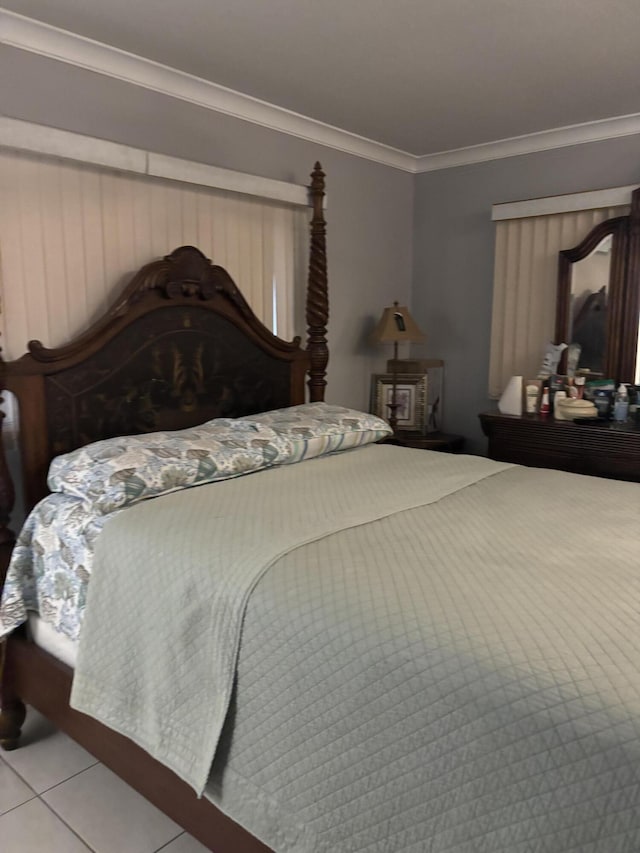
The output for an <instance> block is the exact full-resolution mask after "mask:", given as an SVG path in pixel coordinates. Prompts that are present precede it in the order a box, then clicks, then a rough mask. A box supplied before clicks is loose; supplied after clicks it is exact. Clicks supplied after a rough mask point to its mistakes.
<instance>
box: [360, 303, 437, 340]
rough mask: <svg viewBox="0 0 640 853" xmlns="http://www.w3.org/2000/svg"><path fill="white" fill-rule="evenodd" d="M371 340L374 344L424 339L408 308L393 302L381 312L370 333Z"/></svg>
mask: <svg viewBox="0 0 640 853" xmlns="http://www.w3.org/2000/svg"><path fill="white" fill-rule="evenodd" d="M371 341H372V342H373V343H375V344H393V343H403V342H407V343H419V342H420V341H424V335H423V334H422V332H421V331H420V329H419V328H418V324H417V323H416V321H415V320H414V319H413V317H412V316H411V314H410V313H409V309H408V308H405V306H404V305H398V303H397V302H394V303H393V305H392V306H391V307H390V308H385V309H384V311H383V312H382V317H381V318H380V321H379V323H378V325H377V326H376V328H375V330H374V332H373V334H372V335H371Z"/></svg>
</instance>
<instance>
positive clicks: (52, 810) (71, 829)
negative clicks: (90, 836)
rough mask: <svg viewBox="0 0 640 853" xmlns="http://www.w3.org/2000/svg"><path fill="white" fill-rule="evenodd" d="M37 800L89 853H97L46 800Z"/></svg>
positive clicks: (40, 798)
mask: <svg viewBox="0 0 640 853" xmlns="http://www.w3.org/2000/svg"><path fill="white" fill-rule="evenodd" d="M77 775H78V774H77V773H76V776H77ZM69 778H71V777H69ZM38 799H39V800H40V802H41V803H43V804H44V805H45V806H46V807H47V808H48V809H49V811H50V812H51V814H52V815H54V817H56V818H57V819H58V820H59V821H60V823H63V824H64V825H65V826H66V827H67V829H68V830H69V832H71V833H72V835H75V837H76V838H77V839H78V840H79V841H81V842H82V843H83V844H84V846H85V847H86V848H87V850H90V851H91V853H98V851H97V850H96V849H95V847H92V846H91V845H90V844H89V842H88V841H86V840H85V839H84V838H83V837H82V836H81V835H80V833H78V832H76V830H75V829H74V828H73V827H72V826H71V824H70V823H67V821H66V820H65V819H64V818H63V817H62V816H61V815H59V814H58V812H57V811H56V810H55V809H54V808H53V807H52V806H50V805H49V803H48V802H47V801H46V800H43V799H42V797H38Z"/></svg>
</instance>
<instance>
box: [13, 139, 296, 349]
mask: <svg viewBox="0 0 640 853" xmlns="http://www.w3.org/2000/svg"><path fill="white" fill-rule="evenodd" d="M0 200H1V204H0V275H1V287H2V326H3V329H2V333H3V340H2V346H3V355H4V357H5V358H7V359H12V358H17V357H19V356H20V355H22V353H23V352H24V351H25V349H26V344H27V341H29V340H32V339H37V340H41V341H42V342H43V343H44V344H45V345H46V346H57V345H60V344H62V343H64V342H66V341H68V340H69V339H71V338H72V337H73V336H75V335H77V334H78V333H80V332H81V331H83V330H84V329H86V328H87V326H88V325H89V324H90V323H92V322H93V321H94V320H96V319H97V318H98V317H99V316H100V315H101V314H102V313H103V312H104V311H105V309H106V308H107V306H108V305H109V304H110V303H111V301H112V300H113V299H114V298H115V297H116V296H117V294H118V293H119V291H120V290H121V288H122V287H123V285H124V284H125V283H126V281H127V280H128V278H129V277H130V276H131V275H132V274H133V273H134V272H136V271H137V270H138V269H139V267H141V266H142V265H143V264H145V263H147V262H149V261H151V260H153V259H155V258H158V257H161V256H163V255H166V254H168V253H169V252H170V251H172V250H173V249H175V248H177V247H178V246H181V245H193V246H197V247H198V248H199V249H200V250H201V251H203V252H204V253H205V255H207V256H208V257H209V258H211V259H212V260H213V261H214V263H216V264H219V265H220V266H223V267H225V268H226V269H227V271H228V272H229V274H230V275H231V277H232V278H233V279H234V280H235V281H236V283H237V284H238V286H239V287H240V289H241V291H242V293H243V295H244V296H245V298H246V299H247V301H248V302H249V304H250V305H251V307H252V308H253V310H254V311H255V312H256V314H257V316H258V317H259V318H260V319H261V320H262V322H263V323H264V324H265V325H266V326H267V327H268V328H270V329H272V330H273V329H274V328H275V325H277V334H278V335H279V336H280V337H283V338H287V339H290V338H292V337H293V335H294V332H295V331H298V332H299V331H300V330H294V317H295V316H296V300H297V299H301V300H303V299H304V287H305V281H304V279H305V276H304V272H303V266H302V265H301V261H302V264H303V263H304V261H303V258H304V243H305V240H306V232H307V220H308V213H307V209H306V208H303V207H299V206H295V205H290V204H286V203H283V202H275V201H267V200H263V199H259V198H255V197H253V196H244V195H240V194H238V193H231V192H224V191H220V190H214V189H211V188H209V187H200V186H194V185H191V184H183V183H179V182H177V181H167V180H162V179H157V178H150V177H148V176H143V175H134V174H128V173H121V172H117V171H115V170H111V169H107V168H100V167H97V166H92V165H91V166H90V165H84V164H81V163H76V162H68V161H64V160H57V159H55V158H52V157H47V156H40V155H35V154H26V153H21V152H12V151H1V152H0ZM296 285H298V286H299V287H300V291H299V292H298V290H297V289H296ZM274 296H275V299H274ZM274 324H275V325H274Z"/></svg>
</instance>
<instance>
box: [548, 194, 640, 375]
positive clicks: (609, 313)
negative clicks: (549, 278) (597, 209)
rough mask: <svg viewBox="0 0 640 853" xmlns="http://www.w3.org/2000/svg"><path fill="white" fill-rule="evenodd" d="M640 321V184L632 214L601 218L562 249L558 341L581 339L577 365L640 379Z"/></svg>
mask: <svg viewBox="0 0 640 853" xmlns="http://www.w3.org/2000/svg"><path fill="white" fill-rule="evenodd" d="M639 324H640V189H638V190H635V191H634V193H633V197H632V206H631V213H630V214H629V216H618V217H615V218H613V219H608V220H607V221H606V222H601V223H600V224H599V225H596V226H595V228H593V229H592V230H591V231H590V233H589V234H588V235H587V236H586V237H585V239H584V240H583V241H582V242H581V243H579V244H578V245H577V246H574V247H573V248H572V249H564V250H563V251H561V252H560V255H559V265H558V291H557V303H556V343H567V344H568V343H573V342H575V343H579V344H580V346H581V348H582V351H581V353H580V360H579V363H578V367H579V368H582V369H587V370H589V371H590V372H591V373H592V374H594V376H596V377H597V376H605V377H607V378H612V379H615V380H616V381H622V382H640V346H639V343H638V326H639ZM561 370H564V366H563V367H561Z"/></svg>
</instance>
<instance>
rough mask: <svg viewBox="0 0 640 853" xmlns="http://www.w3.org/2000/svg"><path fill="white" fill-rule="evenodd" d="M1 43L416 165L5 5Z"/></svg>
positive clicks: (376, 157) (379, 159)
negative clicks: (12, 10)
mask: <svg viewBox="0 0 640 853" xmlns="http://www.w3.org/2000/svg"><path fill="white" fill-rule="evenodd" d="M0 43H3V44H6V45H10V46H11V47H16V48H19V49H20V50H26V51H29V52H30V53H36V54H39V55H40V56H46V57H48V58H49V59H56V60H58V61H59V62H65V63H67V64H69V65H74V66H76V67H79V68H85V69H87V70H89V71H94V72H96V73H98V74H104V75H106V76H107V77H113V78H115V79H116V80H122V81H123V82H125V83H132V84H133V85H135V86H142V87H143V88H145V89H151V90H152V91H154V92H159V93H160V94H163V95H168V96H170V97H172V98H178V99H179V100H182V101H187V102H189V103H191V104H196V105H197V106H199V107H204V108H205V109H209V110H213V111H215V112H219V113H224V114H225V115H229V116H233V117H234V118H239V119H242V120H244V121H249V122H252V123H253V124H258V125H260V126H261V127H266V128H269V129H271V130H277V131H280V132H281V133H288V134H290V135H291V136H297V137H298V138H300V139H305V140H307V141H310V142H314V143H316V144H319V145H326V146H328V147H329V148H334V149H337V150H338V151H344V152H345V153H347V154H354V155H356V156H357V157H363V158H365V159H367V160H373V161H374V162H376V163H381V164H383V165H386V166H392V167H394V168H396V169H402V170H404V171H407V172H413V171H415V159H416V158H415V157H414V156H413V155H412V154H407V153H406V152H405V151H400V150H398V149H397V148H392V147H391V146H388V145H383V144H382V143H380V142H375V141H373V140H371V139H365V138H364V137H363V136H358V135H357V134H354V133H350V132H349V131H346V130H341V129H340V128H338V127H333V126H332V125H330V124H325V123H324V122H321V121H317V120H316V119H312V118H308V117H307V116H303V115H300V114H299V113H295V112H292V111H291V110H286V109H284V108H283V107H277V106H275V105H273V104H269V103H267V102H266V101H261V100H259V99H258V98H252V97H251V96H250V95H244V94H242V93H241V92H236V91H234V90H233V89H228V88H226V87H225V86H219V85H218V84H217V83H212V82H210V81H209V80H203V79H202V78H201V77H196V76H194V75H192V74H187V73H185V72H184V71H178V70H177V69H175V68H169V67H168V66H166V65H162V64H161V63H159V62H153V61H152V60H150V59H145V58H144V57H141V56H136V55H135V54H132V53H128V52H126V51H124V50H119V49H118V48H115V47H111V46H110V45H106V44H102V43H101V42H97V41H94V40H93V39H88V38H85V37H84V36H79V35H76V34H75V33H71V32H68V31H67V30H61V29H59V28H57V27H52V26H50V25H49V24H44V23H42V22H41V21H36V20H34V19H33V18H26V17H24V16H23V15H18V14H16V13H15V12H9V11H8V10H6V9H0Z"/></svg>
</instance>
